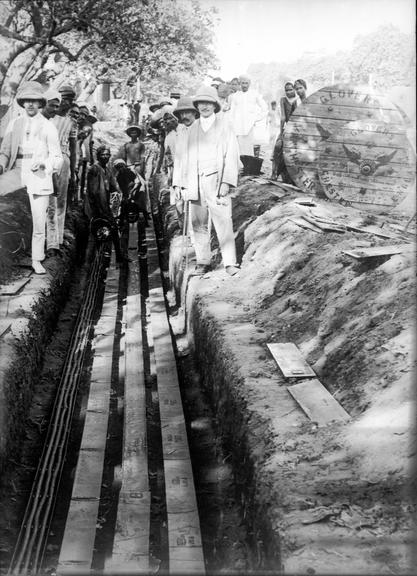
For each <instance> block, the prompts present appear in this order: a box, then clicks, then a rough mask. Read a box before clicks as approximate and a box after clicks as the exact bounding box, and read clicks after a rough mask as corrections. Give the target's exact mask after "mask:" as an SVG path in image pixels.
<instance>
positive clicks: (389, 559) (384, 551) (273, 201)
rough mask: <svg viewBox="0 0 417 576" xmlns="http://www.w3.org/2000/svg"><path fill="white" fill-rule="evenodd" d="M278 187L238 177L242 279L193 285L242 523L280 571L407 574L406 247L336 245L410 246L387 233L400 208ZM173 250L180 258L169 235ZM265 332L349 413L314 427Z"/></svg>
mask: <svg viewBox="0 0 417 576" xmlns="http://www.w3.org/2000/svg"><path fill="white" fill-rule="evenodd" d="M276 191H277V188H276V187H274V186H272V185H259V184H256V183H254V182H250V181H248V180H246V182H245V183H244V184H242V185H241V186H240V191H239V194H238V198H237V199H236V200H235V201H234V205H235V208H234V227H235V230H236V231H237V240H238V241H240V242H238V244H240V246H241V252H242V262H241V271H240V274H239V276H238V277H233V278H230V277H228V276H227V275H226V274H225V272H224V271H223V270H222V268H221V266H218V267H217V268H216V270H214V271H213V272H210V273H208V274H206V275H205V276H204V277H203V278H201V277H200V278H195V277H194V278H191V279H190V280H189V283H188V297H187V307H188V311H187V317H188V323H189V328H190V330H191V331H192V339H191V338H190V341H191V340H192V341H193V347H194V352H195V354H196V357H197V362H198V363H199V365H200V371H201V373H202V379H203V382H204V385H205V387H206V388H207V390H208V392H209V393H210V394H211V395H212V398H213V402H214V404H215V409H216V411H217V415H218V418H219V421H220V426H221V427H222V428H223V432H224V436H225V437H226V438H228V441H229V442H230V443H231V444H232V445H233V446H234V448H235V452H236V455H237V458H236V461H235V466H236V467H237V471H238V473H239V468H240V470H241V474H243V476H244V478H245V480H244V481H245V482H246V486H245V488H244V489H243V492H244V496H243V499H244V500H245V499H246V501H247V507H248V516H250V510H251V507H252V510H253V508H254V507H257V510H258V511H257V512H253V518H252V520H253V521H254V522H255V524H256V525H257V526H258V527H259V530H260V531H261V529H262V526H264V527H265V526H267V528H266V531H268V527H269V530H270V532H269V538H270V539H272V540H273V541H274V544H273V547H274V546H275V548H278V549H279V556H280V560H279V562H280V563H281V564H282V567H283V568H284V569H285V572H286V573H289V574H292V573H297V574H298V573H299V574H306V573H310V574H313V573H319V574H321V573H322V574H337V573H339V574H340V573H346V572H347V573H352V574H371V573H375V574H376V573H377V574H392V573H407V572H409V571H410V569H411V567H412V563H411V562H412V561H411V560H410V555H411V552H412V544H413V542H412V540H413V532H412V521H411V513H412V510H413V509H414V508H413V506H414V503H413V498H412V494H413V489H414V492H415V478H414V475H413V473H412V464H413V459H414V456H415V445H413V444H412V427H413V423H414V418H413V406H414V403H413V401H414V397H413V396H414V393H413V387H412V385H413V367H414V331H415V265H414V254H415V250H414V246H413V249H412V251H411V252H407V253H402V254H398V255H394V256H391V257H389V256H385V257H384V256H381V257H378V258H369V259H366V260H357V259H355V258H353V257H351V256H349V255H347V254H345V252H344V251H351V250H354V249H360V248H365V247H372V246H384V245H392V244H399V243H400V244H401V243H404V241H406V242H407V241H408V242H411V240H407V237H404V236H402V237H400V236H399V235H398V232H399V230H400V229H401V228H403V227H404V225H405V223H406V222H407V220H408V215H407V214H401V213H396V214H394V213H393V214H390V215H385V216H375V215H369V214H367V213H366V212H362V211H358V210H354V209H352V208H345V207H342V206H340V205H335V204H332V203H330V202H325V201H319V200H316V199H314V203H315V204H316V205H315V206H303V205H300V204H298V203H297V202H296V201H295V198H296V196H297V195H296V194H292V195H289V196H287V197H285V198H282V199H278V198H277V197H276V195H274V192H276ZM302 214H304V215H305V214H307V215H310V216H311V215H312V214H314V215H316V216H319V217H322V218H327V219H329V218H331V219H332V220H334V221H336V222H338V223H339V224H351V225H355V226H359V227H366V228H367V229H368V230H372V231H373V232H376V233H377V234H379V235H377V234H374V233H370V232H369V233H363V232H354V231H348V230H347V231H345V232H331V231H328V232H316V231H312V230H309V229H305V228H302V227H300V226H299V225H298V224H296V223H295V220H296V221H297V220H298V221H299V219H300V217H301V215H302ZM381 234H386V235H387V236H393V238H383V237H382V236H381ZM410 238H412V236H411V235H410ZM172 249H174V251H178V254H177V259H179V258H180V255H179V243H178V242H173V244H172ZM242 249H243V250H242ZM173 261H175V256H173V255H172V254H171V263H172V262H173ZM173 326H174V328H175V320H174V322H173ZM177 329H178V328H177ZM273 342H293V343H294V344H296V345H297V346H298V347H299V349H300V351H301V353H302V355H303V356H304V358H305V359H306V360H307V362H308V363H309V364H310V365H311V366H312V368H313V369H314V371H315V373H316V374H317V377H318V379H319V380H320V382H321V383H322V384H323V385H324V386H325V387H326V388H327V390H328V391H330V392H331V394H332V395H333V396H334V398H335V399H336V400H337V401H338V402H339V403H340V404H341V405H342V406H343V408H344V409H345V410H346V411H347V412H348V414H349V415H350V420H349V421H348V422H346V423H343V422H334V423H332V424H330V425H328V426H326V427H318V426H317V425H316V424H315V422H312V421H311V420H310V419H309V418H308V417H307V416H306V415H305V414H304V412H303V411H302V410H301V408H300V406H299V405H298V404H297V403H296V402H295V400H294V399H293V398H292V397H291V396H290V394H289V392H288V390H287V386H288V385H291V384H295V383H296V380H295V379H290V380H288V379H287V380H286V379H285V378H284V377H283V375H282V373H281V372H280V370H279V368H278V367H277V364H276V363H275V361H274V359H273V358H272V356H271V354H270V352H269V350H268V348H267V343H273ZM242 463H243V466H242ZM249 469H250V473H249V472H247V470H249ZM260 516H262V517H260ZM267 544H268V542H266V543H265V546H266V545H267ZM414 544H415V542H414ZM276 567H278V566H276Z"/></svg>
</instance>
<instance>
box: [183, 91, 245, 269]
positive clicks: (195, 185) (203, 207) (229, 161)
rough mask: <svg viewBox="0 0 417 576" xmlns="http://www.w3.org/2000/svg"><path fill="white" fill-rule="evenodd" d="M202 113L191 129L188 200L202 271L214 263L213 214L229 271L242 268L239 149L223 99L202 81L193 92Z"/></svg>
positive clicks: (197, 254)
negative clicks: (236, 217) (235, 200)
mask: <svg viewBox="0 0 417 576" xmlns="http://www.w3.org/2000/svg"><path fill="white" fill-rule="evenodd" d="M193 104H194V106H195V107H196V108H197V110H198V112H199V114H200V118H199V119H198V120H196V121H195V122H194V123H193V124H192V125H191V127H190V128H189V131H188V139H187V150H186V153H187V160H186V198H185V199H186V200H190V201H191V224H192V228H193V233H194V246H195V251H196V257H197V269H196V271H197V272H198V273H205V272H206V271H208V270H209V269H210V259H211V251H210V231H209V226H208V222H209V215H210V219H211V221H212V222H213V225H214V228H215V230H216V234H217V238H218V240H219V244H220V250H221V254H222V258H223V265H224V267H225V269H226V272H227V273H228V274H230V275H231V276H234V275H235V274H237V272H238V266H237V262H236V247H235V239H234V234H233V222H232V199H231V197H230V194H231V193H232V191H233V189H234V188H235V187H236V186H237V179H238V169H239V152H238V145H237V140H236V136H235V134H234V133H233V131H232V129H231V127H230V126H229V125H228V124H227V123H225V122H224V121H223V120H222V118H221V117H220V116H218V115H217V113H218V112H219V110H220V103H219V100H218V97H217V91H216V89H215V88H213V87H212V86H201V87H200V89H199V90H198V92H197V94H196V95H195V96H194V98H193Z"/></svg>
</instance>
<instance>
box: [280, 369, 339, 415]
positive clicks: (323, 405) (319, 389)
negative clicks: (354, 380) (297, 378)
mask: <svg viewBox="0 0 417 576" xmlns="http://www.w3.org/2000/svg"><path fill="white" fill-rule="evenodd" d="M287 390H288V392H289V393H290V394H291V396H292V397H293V398H294V400H296V402H298V404H299V405H300V407H301V409H302V410H303V411H304V412H305V413H306V415H307V416H308V417H309V418H310V420H312V421H313V422H317V424H318V426H326V425H327V424H330V422H347V421H348V420H350V416H349V414H348V413H347V412H346V410H345V409H344V408H343V407H342V406H341V405H340V404H339V402H338V401H337V400H336V399H335V398H334V397H333V396H332V395H331V394H330V392H329V391H328V390H327V389H326V388H325V387H324V386H323V384H322V383H321V382H320V381H319V380H317V378H314V379H313V380H308V381H306V382H300V383H299V384H294V386H287Z"/></svg>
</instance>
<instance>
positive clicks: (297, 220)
mask: <svg viewBox="0 0 417 576" xmlns="http://www.w3.org/2000/svg"><path fill="white" fill-rule="evenodd" d="M287 220H289V221H290V222H294V224H297V226H300V227H301V228H305V229H306V230H312V231H313V232H318V233H319V234H322V233H323V230H321V228H318V227H317V226H315V225H314V224H310V222H307V220H304V219H303V218H287Z"/></svg>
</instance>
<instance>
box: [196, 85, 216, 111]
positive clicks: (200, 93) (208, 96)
mask: <svg viewBox="0 0 417 576" xmlns="http://www.w3.org/2000/svg"><path fill="white" fill-rule="evenodd" d="M198 102H213V104H214V112H215V113H216V114H217V112H218V111H219V110H220V103H219V100H218V97H217V90H216V89H215V88H213V87H212V86H205V85H203V86H200V88H199V89H198V90H197V94H196V95H195V96H194V98H193V104H194V106H196V107H197V103H198Z"/></svg>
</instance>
